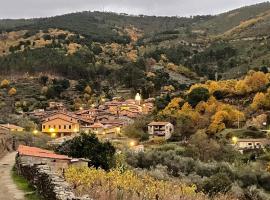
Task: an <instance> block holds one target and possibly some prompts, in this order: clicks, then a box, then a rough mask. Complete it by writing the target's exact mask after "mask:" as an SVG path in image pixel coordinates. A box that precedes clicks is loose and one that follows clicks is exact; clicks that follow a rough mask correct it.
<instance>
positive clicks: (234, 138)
mask: <svg viewBox="0 0 270 200" xmlns="http://www.w3.org/2000/svg"><path fill="white" fill-rule="evenodd" d="M237 141H238V138H237V137H235V136H234V137H232V142H233V144H236V143H237Z"/></svg>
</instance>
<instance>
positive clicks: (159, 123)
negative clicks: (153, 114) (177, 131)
mask: <svg viewBox="0 0 270 200" xmlns="http://www.w3.org/2000/svg"><path fill="white" fill-rule="evenodd" d="M167 124H170V122H151V123H150V124H148V126H166V125H167Z"/></svg>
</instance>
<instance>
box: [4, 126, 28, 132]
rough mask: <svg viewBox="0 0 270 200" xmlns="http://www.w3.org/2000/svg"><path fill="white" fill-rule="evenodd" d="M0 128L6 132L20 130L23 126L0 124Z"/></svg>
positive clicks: (22, 129)
mask: <svg viewBox="0 0 270 200" xmlns="http://www.w3.org/2000/svg"><path fill="white" fill-rule="evenodd" d="M0 130H2V131H6V132H22V131H24V128H23V127H20V126H16V125H14V124H0Z"/></svg>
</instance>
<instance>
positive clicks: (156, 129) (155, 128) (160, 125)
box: [148, 122, 174, 140]
mask: <svg viewBox="0 0 270 200" xmlns="http://www.w3.org/2000/svg"><path fill="white" fill-rule="evenodd" d="M173 131H174V126H173V125H172V124H171V123H170V122H151V123H150V124H148V133H149V135H153V136H161V137H165V139H166V140H167V139H169V138H170V137H171V136H172V133H173Z"/></svg>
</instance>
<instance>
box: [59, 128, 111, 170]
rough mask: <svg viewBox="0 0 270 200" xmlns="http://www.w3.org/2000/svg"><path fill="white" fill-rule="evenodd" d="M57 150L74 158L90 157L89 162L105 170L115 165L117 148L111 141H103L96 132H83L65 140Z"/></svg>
mask: <svg viewBox="0 0 270 200" xmlns="http://www.w3.org/2000/svg"><path fill="white" fill-rule="evenodd" d="M56 151H57V152H58V153H60V154H65V155H68V156H70V157H73V158H86V159H89V160H90V161H89V164H90V165H92V166H94V167H96V168H98V167H101V168H103V169H105V170H108V169H110V168H111V167H113V166H114V164H115V163H114V154H115V148H114V147H113V146H112V145H111V143H109V142H105V143H102V142H100V141H99V140H98V138H97V137H96V135H95V134H86V133H82V134H81V135H80V136H77V137H75V138H73V139H72V140H69V141H66V142H64V143H63V144H62V145H60V146H59V147H57V149H56Z"/></svg>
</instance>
